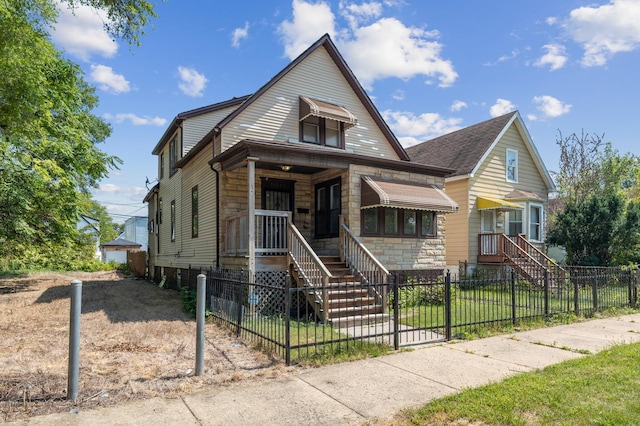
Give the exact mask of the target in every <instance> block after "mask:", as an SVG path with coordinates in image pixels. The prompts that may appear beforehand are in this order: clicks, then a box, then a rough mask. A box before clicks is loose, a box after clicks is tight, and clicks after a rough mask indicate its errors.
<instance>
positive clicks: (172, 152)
mask: <svg viewBox="0 0 640 426" xmlns="http://www.w3.org/2000/svg"><path fill="white" fill-rule="evenodd" d="M178 160H180V141H179V140H178V137H177V136H176V137H175V138H173V139H172V140H171V142H170V143H169V176H172V175H173V174H174V173H175V170H174V168H173V166H174V164H176V163H177V162H178Z"/></svg>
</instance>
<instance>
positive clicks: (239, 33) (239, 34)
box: [231, 22, 249, 48]
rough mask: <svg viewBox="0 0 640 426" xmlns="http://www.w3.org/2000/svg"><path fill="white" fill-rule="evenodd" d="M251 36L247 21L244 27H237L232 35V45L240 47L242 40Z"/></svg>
mask: <svg viewBox="0 0 640 426" xmlns="http://www.w3.org/2000/svg"><path fill="white" fill-rule="evenodd" d="M248 36H249V23H248V22H245V23H244V27H243V28H236V29H235V30H233V34H232V35H231V45H232V46H233V47H235V48H238V47H240V41H241V40H245V39H246V38H247V37H248Z"/></svg>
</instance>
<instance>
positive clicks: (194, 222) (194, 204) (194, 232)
mask: <svg viewBox="0 0 640 426" xmlns="http://www.w3.org/2000/svg"><path fill="white" fill-rule="evenodd" d="M197 236H198V185H196V186H194V187H193V188H191V238H196V237H197Z"/></svg>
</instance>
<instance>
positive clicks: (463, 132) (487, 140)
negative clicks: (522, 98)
mask: <svg viewBox="0 0 640 426" xmlns="http://www.w3.org/2000/svg"><path fill="white" fill-rule="evenodd" d="M514 123H515V125H516V129H517V130H518V132H519V133H520V135H521V136H522V139H523V141H524V143H525V145H526V146H527V149H528V150H529V153H530V154H531V157H532V158H533V161H534V162H535V164H536V167H537V168H538V171H539V172H540V174H541V176H542V178H543V179H544V181H545V183H546V184H547V187H548V188H549V189H550V190H554V189H555V184H554V183H553V180H552V179H551V175H550V174H549V171H548V170H547V168H546V167H545V165H544V162H543V161H542V157H540V154H539V153H538V150H537V149H536V147H535V145H534V144H533V140H532V139H531V136H530V135H529V132H528V131H527V128H526V126H525V125H524V121H523V120H522V117H521V116H520V113H519V112H518V111H513V112H510V113H508V114H505V115H501V116H499V117H496V118H492V119H491V120H487V121H483V122H482V123H478V124H474V125H473V126H469V127H465V128H464V129H460V130H457V131H455V132H451V133H449V134H446V135H443V136H439V137H437V138H435V139H431V140H429V141H427V142H423V143H421V144H418V145H415V146H412V147H409V148H407V153H408V154H409V156H410V157H411V161H416V162H419V163H422V164H437V165H439V166H441V167H448V168H451V169H455V170H456V172H455V173H453V174H452V175H450V176H448V178H452V177H456V176H469V177H473V176H474V174H475V173H476V172H477V170H478V168H479V167H480V166H481V165H482V163H483V162H484V160H485V159H486V157H487V156H488V155H489V153H490V152H491V150H493V148H494V147H495V146H496V145H497V144H498V142H499V141H500V139H501V138H502V136H503V135H504V134H505V132H506V131H507V130H508V129H509V127H510V126H511V125H512V124H514Z"/></svg>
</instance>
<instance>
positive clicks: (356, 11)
mask: <svg viewBox="0 0 640 426" xmlns="http://www.w3.org/2000/svg"><path fill="white" fill-rule="evenodd" d="M341 10H342V14H343V16H345V17H346V19H347V21H348V23H349V25H350V27H349V28H348V29H347V28H344V29H337V25H336V20H335V16H334V14H333V12H332V11H331V8H330V6H329V5H328V4H326V3H323V2H320V3H315V4H311V3H307V2H305V1H303V0H294V1H293V20H292V21H284V22H282V23H281V24H280V27H279V32H280V34H282V38H283V42H284V46H285V54H286V56H288V57H289V58H290V59H293V58H295V57H296V56H298V55H299V54H300V53H301V52H303V51H304V50H305V49H306V48H307V47H309V45H310V44H312V43H313V42H315V41H316V40H317V39H318V38H319V37H320V36H321V35H322V34H325V33H328V34H329V35H331V36H332V37H333V38H334V41H335V43H336V45H338V47H339V48H340V51H341V52H342V53H343V54H344V56H345V58H346V60H347V62H348V63H349V65H350V67H351V68H352V69H353V71H354V73H355V75H356V76H357V77H358V79H359V80H360V82H361V83H362V84H363V85H364V86H365V87H367V88H368V89H370V88H371V86H372V84H373V83H374V82H375V81H376V80H381V79H385V78H389V77H396V78H400V79H410V78H413V77H416V76H420V75H422V76H426V77H428V78H427V80H426V83H427V84H431V83H432V82H433V81H432V80H433V79H437V80H438V84H439V86H441V87H447V86H451V85H452V84H453V83H454V82H455V80H456V79H457V77H458V74H457V73H456V72H455V70H454V68H453V65H452V64H451V61H448V60H445V59H443V58H442V57H441V52H442V48H443V45H442V44H441V43H439V42H438V41H437V38H438V37H439V33H438V31H427V30H425V29H424V28H417V27H407V26H405V25H404V23H402V22H400V21H399V20H397V19H395V18H380V19H377V18H379V16H380V13H381V8H380V6H379V4H378V3H375V2H372V3H365V4H362V5H360V6H353V7H350V6H345V5H344V4H342V8H341ZM372 19H377V20H376V21H375V22H372V23H371V24H369V25H362V26H358V25H360V24H361V23H362V22H364V21H367V20H372Z"/></svg>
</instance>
